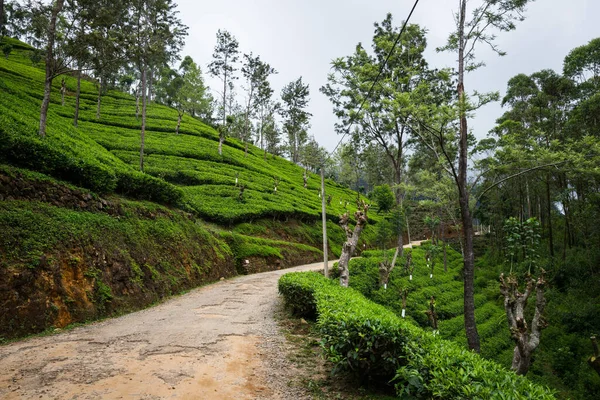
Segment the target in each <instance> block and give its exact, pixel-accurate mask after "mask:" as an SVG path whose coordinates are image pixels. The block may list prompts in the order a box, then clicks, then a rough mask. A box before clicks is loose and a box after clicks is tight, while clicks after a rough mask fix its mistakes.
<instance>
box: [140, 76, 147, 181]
mask: <svg viewBox="0 0 600 400" xmlns="http://www.w3.org/2000/svg"><path fill="white" fill-rule="evenodd" d="M146 103H147V100H146V66H145V65H144V66H143V67H142V133H141V145H140V171H142V172H144V144H145V143H146Z"/></svg>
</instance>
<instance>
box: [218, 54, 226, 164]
mask: <svg viewBox="0 0 600 400" xmlns="http://www.w3.org/2000/svg"><path fill="white" fill-rule="evenodd" d="M226 123H227V58H225V73H224V74H223V129H225V124H226ZM220 146H221V142H220V141H219V154H221V147H220Z"/></svg>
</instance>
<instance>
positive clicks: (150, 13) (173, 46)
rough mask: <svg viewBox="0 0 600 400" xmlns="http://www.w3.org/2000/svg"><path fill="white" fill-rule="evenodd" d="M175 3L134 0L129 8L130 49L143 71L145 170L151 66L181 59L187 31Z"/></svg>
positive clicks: (142, 138) (142, 148) (142, 136)
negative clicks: (148, 87)
mask: <svg viewBox="0 0 600 400" xmlns="http://www.w3.org/2000/svg"><path fill="white" fill-rule="evenodd" d="M175 7H176V4H175V3H174V2H173V1H172V0H131V6H130V8H129V18H128V20H129V21H130V22H129V25H128V26H127V35H128V37H129V38H131V40H130V42H129V45H130V46H129V48H128V52H129V56H130V57H131V60H132V61H133V62H134V64H135V66H136V68H137V69H138V71H139V72H140V75H141V98H142V128H141V133H140V137H141V140H140V170H141V171H144V145H145V133H146V107H147V100H148V97H147V96H148V93H147V77H148V70H149V68H151V67H153V66H156V65H164V64H167V63H168V62H169V61H173V60H175V59H177V58H178V52H179V50H180V49H181V47H182V46H183V40H184V37H185V36H186V35H187V27H186V26H184V25H183V24H182V22H181V20H180V19H179V18H178V16H177V14H178V12H177V11H176V10H175Z"/></svg>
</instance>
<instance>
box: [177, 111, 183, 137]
mask: <svg viewBox="0 0 600 400" xmlns="http://www.w3.org/2000/svg"><path fill="white" fill-rule="evenodd" d="M182 117H183V112H182V111H180V110H177V127H176V128H175V134H177V135H179V127H180V126H181V118H182Z"/></svg>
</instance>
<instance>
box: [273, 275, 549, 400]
mask: <svg viewBox="0 0 600 400" xmlns="http://www.w3.org/2000/svg"><path fill="white" fill-rule="evenodd" d="M279 292H280V293H281V294H282V295H283V297H284V299H285V301H286V304H288V305H289V306H290V307H291V308H292V310H294V311H295V312H297V313H300V314H301V315H312V314H313V313H316V316H317V329H318V330H319V332H320V334H321V336H322V346H323V349H324V351H325V354H326V356H327V358H328V360H329V361H331V362H332V363H333V365H334V372H339V371H346V372H350V373H353V374H355V375H356V376H358V377H359V378H361V380H363V381H364V380H374V381H381V382H389V381H390V380H391V381H392V382H393V383H394V386H395V389H396V394H397V395H398V397H400V398H415V399H418V398H423V399H465V398H469V399H532V398H535V399H554V398H555V397H554V395H553V393H552V392H551V391H550V390H549V389H547V388H545V387H542V386H539V385H534V384H533V383H531V382H530V381H528V380H527V379H525V378H524V377H521V376H517V375H515V374H514V373H513V372H510V371H507V370H505V369H504V368H502V367H501V366H499V365H497V364H495V363H493V362H491V361H487V360H484V359H482V358H481V357H479V356H478V355H476V354H473V353H470V352H468V351H467V350H464V349H462V348H461V347H460V346H459V345H458V344H455V343H453V342H450V341H447V340H443V339H441V338H440V337H439V336H434V335H432V334H431V333H428V332H425V331H423V330H421V329H419V328H417V327H415V326H413V325H412V324H411V323H410V322H408V321H406V320H403V319H401V318H399V317H398V316H396V315H395V314H394V313H393V312H392V311H390V310H388V309H386V308H385V307H383V306H381V305H378V304H375V303H373V302H371V301H369V300H367V299H366V298H365V297H364V296H363V295H361V294H360V293H359V292H357V291H356V290H354V289H352V288H342V287H340V286H338V285H336V284H335V282H333V281H331V280H328V279H326V278H324V277H323V276H322V275H320V274H317V273H314V272H308V273H306V272H303V273H291V274H286V275H284V276H283V277H281V279H280V281H279Z"/></svg>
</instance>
